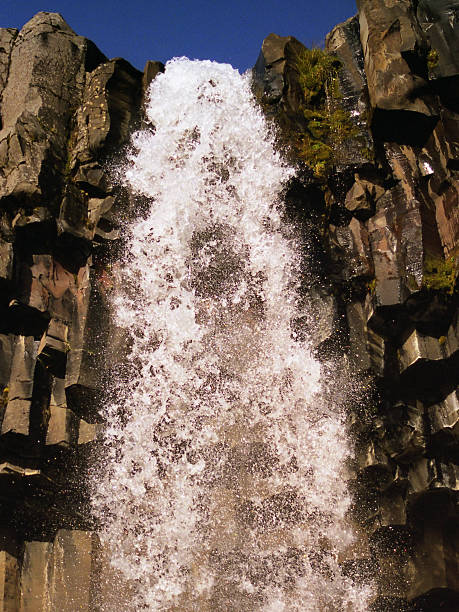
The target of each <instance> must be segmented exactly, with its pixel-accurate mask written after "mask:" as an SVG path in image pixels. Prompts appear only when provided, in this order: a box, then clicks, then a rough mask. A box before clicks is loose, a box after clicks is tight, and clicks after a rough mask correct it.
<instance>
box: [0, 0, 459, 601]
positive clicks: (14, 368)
mask: <svg viewBox="0 0 459 612" xmlns="http://www.w3.org/2000/svg"><path fill="white" fill-rule="evenodd" d="M358 6H359V15H358V16H356V17H353V18H351V19H349V20H348V21H346V22H345V23H343V24H340V25H338V26H337V27H336V28H334V29H333V31H332V32H331V33H330V34H329V36H328V37H327V41H326V48H327V50H328V51H329V52H331V53H333V54H334V55H335V56H336V58H337V59H338V60H339V62H340V64H341V68H340V69H339V71H338V76H337V79H338V81H339V89H340V96H341V97H340V98H339V100H337V99H336V96H335V97H333V95H331V94H330V93H329V96H328V99H327V104H328V106H329V107H330V108H335V107H336V105H337V104H338V105H339V107H340V108H342V109H343V110H344V111H345V113H346V115H345V116H346V117H347V118H348V119H349V121H350V124H351V129H350V131H349V137H348V138H346V140H345V142H343V143H342V146H341V147H340V149H339V151H336V152H335V157H334V160H333V166H332V167H330V169H329V171H328V174H327V175H326V176H325V175H324V176H321V177H318V176H317V174H316V173H315V171H314V168H312V167H309V166H308V164H307V163H306V161H305V158H304V157H303V158H301V159H300V158H298V157H297V155H298V153H297V150H296V149H295V147H297V145H298V142H299V141H301V138H302V136H304V132H305V130H306V129H307V120H306V118H305V114H304V109H303V105H304V101H305V98H304V92H303V90H302V88H301V85H300V79H299V72H298V70H299V69H298V57H299V55H301V54H302V53H303V52H304V49H305V48H304V46H303V45H302V44H301V43H300V42H299V41H298V40H296V39H295V38H293V37H280V36H277V35H276V34H270V35H269V36H268V37H267V38H266V40H265V41H264V42H263V45H262V50H261V53H260V56H259V58H258V61H257V63H256V66H255V68H254V73H253V74H254V92H255V94H256V96H257V98H258V99H259V101H260V102H261V105H262V108H263V109H264V111H265V112H266V114H267V116H268V117H269V118H270V119H271V120H275V121H277V122H278V123H279V125H280V126H281V128H282V130H281V132H282V138H281V139H280V142H281V145H282V146H286V145H289V143H290V144H292V143H293V144H294V145H295V146H293V147H291V150H290V153H289V155H290V159H291V160H293V162H294V163H295V164H296V165H297V166H298V174H297V177H296V178H295V179H292V180H291V181H290V183H289V185H288V186H287V187H286V191H285V200H286V206H287V211H286V214H287V216H288V218H289V219H290V220H292V221H293V222H294V223H295V224H296V225H297V226H298V227H299V228H300V230H301V233H302V237H301V244H302V247H303V251H302V258H303V262H304V265H305V267H307V268H308V269H310V270H311V269H312V270H317V275H316V276H315V277H314V278H312V275H311V274H308V275H305V278H304V279H303V280H302V292H303V294H304V295H303V297H302V299H303V301H304V306H305V311H307V305H308V304H309V305H311V304H312V305H313V310H317V309H319V310H321V314H322V316H321V317H320V320H319V319H317V320H313V319H311V317H310V316H306V315H305V314H304V313H300V315H301V316H299V317H298V319H297V320H296V321H294V322H292V334H294V335H295V337H296V338H298V339H300V340H303V339H305V338H306V337H309V338H311V343H312V345H313V347H314V350H315V352H316V354H317V355H319V356H322V357H324V358H327V359H336V358H338V357H339V358H343V355H345V359H346V362H347V363H348V364H349V367H350V368H351V369H352V370H353V372H354V374H355V377H356V381H357V380H358V381H359V384H360V386H361V387H362V388H364V389H365V393H363V397H362V398H361V399H360V400H358V401H356V402H355V403H354V404H353V405H352V406H350V409H349V410H350V416H349V419H350V422H351V427H350V428H351V431H352V433H353V435H354V436H355V438H356V453H355V465H354V466H352V469H353V471H354V474H355V480H354V481H353V483H352V485H351V489H352V490H354V491H355V496H356V499H355V504H354V510H353V517H354V519H355V520H356V521H358V522H359V524H360V527H359V529H360V530H361V533H362V534H364V537H363V539H364V540H366V541H368V542H369V545H368V546H367V548H366V550H365V551H364V552H363V553H362V554H359V555H357V556H356V555H354V556H352V557H351V558H350V559H348V560H346V561H345V562H344V564H345V565H343V569H344V572H345V573H346V574H348V575H350V576H352V578H353V579H354V580H355V581H357V582H364V581H365V580H367V579H368V578H370V577H372V576H376V577H377V582H378V586H377V591H376V593H375V600H374V602H373V603H372V607H371V609H373V610H381V611H382V610H384V612H386V611H388V610H394V611H395V610H397V611H399V610H410V611H414V610H419V611H420V610H426V611H427V610H433V609H439V610H440V609H441V610H456V609H457V608H459V602H458V596H459V595H458V594H459V583H458V578H457V577H458V572H457V571H456V569H457V567H458V564H459V559H458V555H457V550H459V541H458V533H459V513H458V510H457V508H458V505H457V501H458V491H459V467H458V466H459V400H458V385H459V374H458V372H459V327H458V290H459V285H458V280H457V276H458V275H457V271H458V253H459V249H458V244H459V206H458V203H459V185H458V176H459V175H458V172H459V60H458V57H459V55H458V49H459V31H458V28H459V3H458V2H457V1H456V0H419V1H414V0H402V1H400V2H393V1H392V0H359V1H358ZM163 70H164V66H163V65H162V64H161V63H160V62H147V64H146V66H145V70H144V72H143V73H141V72H139V71H138V70H136V69H135V68H133V67H132V66H131V65H130V64H129V63H128V62H126V61H125V60H123V59H120V58H116V59H112V60H108V59H107V58H106V57H105V56H104V55H103V54H102V53H101V52H100V51H99V50H98V49H97V47H96V46H95V45H94V44H93V43H91V42H90V41H88V40H86V39H84V38H82V37H80V36H77V35H76V34H75V33H74V32H73V31H72V30H71V28H70V27H69V26H68V25H67V24H66V23H65V21H64V20H63V18H62V17H61V16H60V15H57V14H53V13H39V14H38V15H36V16H35V17H34V18H33V19H32V20H31V21H29V22H28V23H27V24H26V25H25V26H24V28H23V29H22V30H21V32H17V31H16V30H14V29H0V167H1V169H0V202H1V208H2V212H1V213H0V309H1V310H0V385H1V386H0V422H1V435H0V518H1V520H2V524H3V525H4V527H5V530H4V532H2V534H3V535H2V534H0V536H1V537H0V552H2V554H4V558H5V565H4V566H2V568H1V571H0V574H1V575H0V578H1V577H2V576H3V577H6V583H7V584H8V585H9V586H8V589H9V590H8V589H6V590H5V592H4V594H3V598H4V603H5V602H6V603H5V606H7V607H8V606H9V607H8V609H9V610H11V611H12V612H13V610H19V609H21V610H22V609H24V610H25V609H26V608H27V606H29V608H30V606H31V605H32V606H33V605H35V602H45V601H47V602H51V604H50V605H51V606H52V607H53V609H56V610H57V609H68V610H73V609H76V607H78V609H82V610H88V611H89V610H90V609H92V608H91V606H92V605H93V604H94V601H95V599H93V600H91V601H90V599H91V597H96V596H95V595H91V596H90V595H88V594H89V593H90V591H91V587H90V583H91V581H92V584H96V583H98V580H97V577H96V578H95V577H94V576H95V574H94V572H95V569H94V568H95V567H96V566H97V564H100V563H102V561H101V556H100V555H101V552H100V550H99V549H98V545H97V543H96V542H95V539H94V537H93V536H92V535H91V534H90V533H89V530H91V529H93V528H95V526H94V525H93V524H92V522H91V519H90V514H89V511H88V504H87V491H86V489H85V485H84V478H85V474H86V473H87V470H88V457H90V456H91V453H92V456H93V457H94V453H96V452H97V448H98V443H97V441H96V440H95V436H96V433H97V427H98V426H99V425H98V424H99V423H100V421H101V417H100V414H99V407H100V405H101V403H102V402H103V401H104V395H103V393H102V390H103V388H104V382H105V381H106V380H107V379H108V378H109V374H110V368H116V367H117V366H116V363H117V360H119V355H120V354H122V352H123V350H124V345H125V343H126V338H125V337H124V336H123V335H122V334H120V332H119V331H117V330H116V329H114V328H113V326H112V324H111V322H110V316H109V311H108V308H107V299H108V296H109V294H110V292H111V291H112V288H113V286H114V282H115V280H114V276H115V275H114V272H113V270H115V269H116V266H117V265H119V264H118V263H117V257H119V251H120V248H121V245H122V242H123V238H122V234H123V224H124V223H125V222H126V221H127V220H128V219H129V218H131V217H132V215H133V214H142V210H143V207H145V203H144V202H141V201H140V200H139V199H135V198H131V197H130V196H127V195H126V194H125V193H124V192H123V191H122V190H121V189H120V188H119V187H118V186H117V185H115V184H114V182H115V181H114V180H113V177H112V176H111V174H110V171H109V167H110V163H111V162H112V161H113V160H116V158H117V156H118V155H119V154H120V152H121V151H122V149H123V147H125V146H126V145H127V143H128V141H129V136H130V133H131V131H132V130H133V129H134V128H135V127H137V126H139V125H140V124H141V121H142V120H143V121H144V120H145V119H144V117H143V115H142V104H143V103H144V102H145V100H146V96H147V93H146V92H147V89H148V86H149V84H150V83H151V81H152V80H153V79H154V78H155V77H156V76H157V74H159V73H160V72H162V71H163ZM32 94H33V95H32ZM322 110H324V112H325V109H322ZM196 247H197V248H198V247H199V244H197V245H196ZM220 259H222V257H220ZM231 265H232V266H233V268H234V267H236V268H237V265H238V264H237V257H236V255H234V256H232V259H231ZM219 266H220V267H221V270H220V268H219V270H218V273H219V274H223V273H224V272H225V264H224V257H223V259H222V262H220V263H219ZM230 276H231V275H230ZM230 280H231V279H230ZM231 282H233V281H231ZM109 340H110V341H109ZM327 367H330V366H327ZM120 371H122V369H120ZM185 452H186V449H185V448H180V447H179V445H177V453H178V454H180V453H182V454H184V453H185ZM225 452H226V451H225ZM276 465H277V464H276V458H275V457H272V456H271V455H270V454H269V449H266V448H264V447H263V446H260V447H253V448H250V449H245V448H238V449H237V450H233V451H231V452H230V451H229V450H228V452H227V462H226V464H225V467H224V469H223V468H222V473H221V474H220V475H219V476H218V478H220V479H221V480H222V481H224V482H226V484H227V485H228V486H232V484H231V483H232V482H233V480H232V472H233V470H234V469H241V470H249V469H250V470H255V472H257V473H260V474H269V473H271V472H272V471H274V470H275V469H276ZM292 469H294V467H293V466H292ZM300 518H301V517H300V516H299V515H298V504H297V503H296V500H295V497H294V494H293V493H292V494H290V493H288V494H285V495H280V496H274V497H271V498H269V497H268V498H267V499H266V500H265V501H264V502H263V503H261V502H260V504H258V505H257V504H252V505H251V506H250V505H247V506H244V507H243V508H241V513H240V520H241V522H245V523H246V524H250V523H254V522H255V523H256V522H259V523H264V524H266V526H267V528H273V529H274V528H276V527H277V526H278V525H280V524H282V523H285V524H289V523H294V522H296V521H298V520H299V519H300ZM2 558H3V557H2ZM57 559H59V560H60V561H59V563H63V564H64V565H63V566H62V565H61V566H59V567H60V569H59V571H60V572H61V573H60V574H59V576H62V580H61V583H58V582H56V584H54V583H53V585H48V584H45V583H43V584H42V582H43V581H37V579H36V577H37V575H42V573H40V572H42V570H43V568H44V567H45V566H46V567H48V568H51V571H54V572H55V573H56V575H57V569H56V568H57V567H58V565H57V564H58V561H57ZM215 562H216V563H219V564H231V559H229V558H228V559H226V558H225V559H220V560H215ZM309 562H310V563H311V564H312V565H313V566H314V568H315V569H316V571H318V572H320V571H326V567H327V564H326V558H325V557H324V555H323V554H322V553H317V554H315V555H312V556H311V558H310V559H309ZM276 563H278V564H280V565H282V564H284V566H285V567H286V568H287V569H286V576H287V574H288V575H291V576H293V575H297V574H298V573H301V567H302V565H301V564H302V563H303V561H302V560H301V559H300V558H299V557H298V556H297V555H296V553H295V552H294V551H293V552H292V554H291V556H290V557H289V558H288V559H287V558H282V559H281V558H279V559H277V561H276ZM91 565H92V570H91V569H90V568H91ZM62 567H64V569H65V571H61V570H62ZM96 573H97V572H96ZM253 574H254V578H253V579H254V580H255V579H256V580H258V581H262V580H264V579H265V578H266V577H264V576H263V575H262V574H261V573H260V572H258V573H257V570H256V568H255V565H254V570H253ZM286 579H287V578H286ZM6 583H5V584H6ZM19 584H21V585H22V590H21V589H20V588H19ZM76 584H78V585H79V588H78V589H75V587H74V585H76ZM72 585H73V586H72ZM86 587H87V588H86ZM28 589H30V591H29V590H28ZM29 592H30V597H31V598H32V599H33V601H34V603H33V604H31V603H30V602H31V601H32V599H30V600H27V597H28V595H27V593H29ZM0 600H1V597H0ZM26 600H27V601H26ZM228 602H229V603H228V605H229V606H231V605H234V601H232V600H231V593H228ZM246 603H247V602H242V604H241V605H242V607H244V605H245V604H246ZM37 605H38V604H37ZM40 605H41V603H40ZM43 605H44V603H43ZM247 605H249V604H247ZM0 607H1V606H0ZM29 608H27V609H29ZM30 609H31V608H30Z"/></svg>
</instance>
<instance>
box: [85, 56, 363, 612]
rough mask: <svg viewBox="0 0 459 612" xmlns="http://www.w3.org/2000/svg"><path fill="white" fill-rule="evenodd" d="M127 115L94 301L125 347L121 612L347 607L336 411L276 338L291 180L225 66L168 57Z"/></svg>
mask: <svg viewBox="0 0 459 612" xmlns="http://www.w3.org/2000/svg"><path fill="white" fill-rule="evenodd" d="M147 117H148V119H149V121H150V124H149V126H148V127H147V128H146V129H143V130H141V131H139V132H137V133H136V134H135V135H134V137H133V142H132V149H131V153H130V154H129V155H128V159H127V162H126V164H125V167H124V170H123V173H124V181H125V183H126V184H127V185H128V186H129V187H130V189H131V190H132V191H133V192H134V193H136V194H138V195H141V196H142V197H143V198H144V199H147V201H148V202H150V209H149V211H148V213H146V214H143V215H142V218H141V219H139V220H137V221H136V222H135V223H134V224H133V226H132V227H131V229H130V238H129V240H128V246H127V249H126V254H125V258H124V265H123V270H122V273H121V276H120V283H119V284H120V286H121V288H120V289H119V290H118V291H117V292H116V296H115V297H114V301H113V306H114V310H115V312H116V317H117V324H118V325H119V326H120V327H122V328H125V329H126V330H128V334H129V338H130V340H129V345H130V349H129V355H128V356H127V363H126V364H125V369H124V370H123V371H124V372H125V373H126V372H127V373H128V374H127V375H126V374H125V375H121V374H120V376H119V379H118V380H117V381H114V383H113V384H114V387H115V390H116V393H115V396H116V400H115V401H113V402H111V403H110V404H109V406H108V407H107V408H106V415H105V417H106V419H107V421H108V424H109V425H108V427H107V430H106V432H105V447H106V450H107V465H106V470H105V473H104V474H102V475H100V476H99V477H98V479H97V482H96V486H95V493H94V500H93V504H94V512H95V514H96V516H97V517H98V518H99V519H100V521H101V523H102V530H101V540H102V544H103V546H104V547H105V549H106V550H108V551H109V555H110V558H111V563H112V565H113V567H115V568H116V570H117V571H118V572H119V575H120V576H123V578H124V579H125V580H126V581H127V584H130V588H131V591H130V592H131V595H130V597H131V606H132V610H141V609H145V610H168V611H172V610H177V611H179V610H180V611H191V610H193V611H196V612H205V611H212V612H218V611H221V612H223V611H225V612H229V611H233V610H238V611H239V610H240V611H242V610H244V611H251V610H264V611H271V612H274V611H276V612H277V611H283V610H285V611H302V612H304V611H319V610H324V611H327V612H328V611H340V612H341V611H342V610H350V611H352V612H354V611H359V610H364V609H366V607H365V592H364V591H363V590H360V589H359V588H358V587H356V586H355V585H354V584H353V583H352V581H351V580H350V579H349V578H346V577H344V576H343V575H342V573H341V571H340V567H339V563H338V562H339V555H340V554H341V552H342V551H343V550H344V549H345V548H346V547H347V546H349V544H350V543H351V541H352V536H351V534H350V533H349V531H348V529H347V527H346V524H345V523H346V521H345V515H346V511H347V510H348V507H349V503H350V502H349V496H348V492H347V490H346V486H345V478H344V465H345V461H346V459H347V457H348V455H349V448H348V442H347V439H346V435H345V433H344V432H345V428H344V425H343V415H342V414H341V413H340V409H339V408H338V406H336V405H331V404H330V402H329V400H327V399H326V394H325V393H324V383H323V381H322V379H321V364H320V363H319V362H318V360H317V359H316V358H315V357H313V355H312V354H311V351H310V347H309V346H308V342H307V341H302V340H300V339H298V338H296V337H295V334H294V333H292V326H291V321H292V319H294V318H295V316H298V315H297V311H296V309H297V304H298V296H299V292H298V285H299V279H300V261H299V255H298V252H299V249H298V248H297V244H296V240H295V231H294V229H293V228H291V227H289V226H288V224H286V222H285V221H284V220H283V211H282V202H281V200H280V194H281V191H282V189H283V186H284V185H285V182H286V181H287V180H288V179H289V177H291V175H292V170H291V169H289V168H288V167H287V166H286V165H285V163H283V161H282V159H281V157H280V155H279V154H278V153H277V152H276V151H275V150H274V147H273V139H272V136H271V135H270V133H269V130H268V129H267V126H266V123H265V121H264V118H263V116H262V113H261V112H260V110H259V109H258V108H257V106H256V104H255V103H254V100H253V98H252V95H251V91H250V80H249V78H248V77H247V76H241V75H240V74H239V73H238V72H237V71H235V70H233V69H232V68H231V66H228V65H220V64H217V63H213V62H209V61H204V62H198V61H194V62H191V61H189V60H187V59H184V58H180V59H175V60H173V61H171V62H169V63H168V65H167V69H166V73H165V74H161V75H159V76H158V77H157V78H156V79H155V80H154V82H153V83H152V85H151V89H150V92H149V103H148V106H147ZM124 609H125V608H124V607H123V610H124Z"/></svg>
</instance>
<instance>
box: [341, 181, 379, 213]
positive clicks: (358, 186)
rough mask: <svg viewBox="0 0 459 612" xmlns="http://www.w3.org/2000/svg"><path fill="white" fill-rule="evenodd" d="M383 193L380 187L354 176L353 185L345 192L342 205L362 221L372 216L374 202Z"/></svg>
mask: <svg viewBox="0 0 459 612" xmlns="http://www.w3.org/2000/svg"><path fill="white" fill-rule="evenodd" d="M384 193H385V189H384V187H383V186H382V185H378V184H377V183H373V182H371V181H369V180H366V179H365V178H363V177H362V176H361V175H360V174H355V183H354V184H353V186H352V187H351V189H350V190H349V191H348V192H347V194H346V200H345V202H344V205H345V206H346V208H347V209H348V210H349V211H350V212H352V213H353V215H354V216H355V217H357V218H358V219H361V220H362V221H364V220H365V219H368V218H370V217H371V216H372V215H373V214H374V212H375V206H376V202H377V201H378V200H379V198H380V197H381V196H383V195H384Z"/></svg>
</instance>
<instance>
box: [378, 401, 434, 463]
mask: <svg viewBox="0 0 459 612" xmlns="http://www.w3.org/2000/svg"><path fill="white" fill-rule="evenodd" d="M374 431H375V435H376V436H377V438H378V441H379V444H380V445H381V448H382V449H383V450H384V452H385V453H386V454H387V456H388V457H390V459H392V460H394V461H396V462H397V463H403V464H406V463H410V462H412V461H414V460H417V459H419V458H420V457H422V455H423V453H424V452H425V450H426V432H425V426H424V410H423V407H422V405H420V406H415V405H409V404H405V403H403V402H397V403H396V404H395V405H394V406H391V407H390V408H389V409H388V410H387V412H386V413H385V414H384V415H383V417H379V418H378V419H376V421H375V427H374Z"/></svg>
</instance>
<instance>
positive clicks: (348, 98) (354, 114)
mask: <svg viewBox="0 0 459 612" xmlns="http://www.w3.org/2000/svg"><path fill="white" fill-rule="evenodd" d="M325 48H326V49H327V51H329V52H331V53H333V54H335V55H336V56H337V57H338V59H339V60H340V61H341V68H340V70H339V73H338V79H339V86H340V99H339V106H340V108H344V109H345V110H346V111H347V112H348V114H349V117H350V120H351V122H352V125H353V130H352V136H351V137H349V138H347V139H346V141H345V142H343V143H342V144H341V146H340V147H339V151H338V153H337V162H338V164H339V165H340V166H344V167H346V166H352V167H353V168H356V167H359V166H365V165H368V163H369V161H370V160H371V159H372V158H373V155H374V152H373V137H372V135H371V132H370V130H369V129H368V120H367V119H368V116H369V113H370V106H369V100H368V89H367V79H366V75H365V70H364V59H363V50H362V45H361V43H360V26H359V20H358V17H357V16H356V17H351V19H348V20H347V21H346V22H344V23H341V24H339V25H338V26H336V28H334V29H333V30H332V31H331V32H330V34H328V36H327V38H326V42H325Z"/></svg>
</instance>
